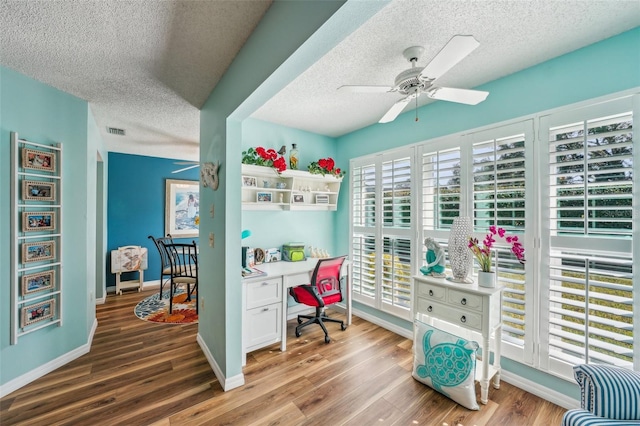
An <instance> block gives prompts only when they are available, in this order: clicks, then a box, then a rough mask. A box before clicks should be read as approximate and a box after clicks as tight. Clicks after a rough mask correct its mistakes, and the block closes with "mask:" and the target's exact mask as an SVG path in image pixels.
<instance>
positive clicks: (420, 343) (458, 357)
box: [412, 320, 480, 410]
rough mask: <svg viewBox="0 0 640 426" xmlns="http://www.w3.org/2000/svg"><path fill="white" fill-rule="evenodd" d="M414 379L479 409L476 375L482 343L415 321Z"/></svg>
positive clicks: (471, 407) (472, 408)
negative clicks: (477, 357)
mask: <svg viewBox="0 0 640 426" xmlns="http://www.w3.org/2000/svg"><path fill="white" fill-rule="evenodd" d="M414 333H415V335H414V340H413V374H412V376H413V378H414V379H416V380H417V381H419V382H421V383H424V384H425V385H427V386H430V387H432V388H433V389H435V390H437V391H438V392H440V393H441V394H443V395H444V396H446V397H448V398H451V399H452V400H454V401H455V402H457V403H458V404H460V405H462V406H464V407H467V408H468V409H470V410H479V409H480V407H479V406H478V402H477V401H476V387H475V376H476V375H475V372H476V352H477V351H478V343H476V342H473V341H468V340H465V339H462V338H460V337H457V336H454V335H453V334H449V333H447V332H444V331H442V330H439V329H437V328H435V327H433V326H430V325H428V324H425V323H423V322H421V321H418V320H415V323H414Z"/></svg>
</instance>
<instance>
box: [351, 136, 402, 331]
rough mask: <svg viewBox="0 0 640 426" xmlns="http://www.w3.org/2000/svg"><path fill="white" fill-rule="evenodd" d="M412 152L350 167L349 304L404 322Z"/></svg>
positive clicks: (391, 154)
mask: <svg viewBox="0 0 640 426" xmlns="http://www.w3.org/2000/svg"><path fill="white" fill-rule="evenodd" d="M412 158H413V149H409V150H407V149H404V150H401V151H398V152H394V153H389V154H383V155H377V156H375V157H374V158H370V159H368V160H367V161H364V162H362V163H355V164H354V163H352V167H351V170H352V194H353V199H352V214H351V217H352V247H351V250H352V253H351V258H352V259H353V283H352V291H353V296H354V300H358V301H360V302H362V303H365V304H368V305H371V306H374V307H376V308H378V309H380V310H382V311H385V312H389V313H392V314H394V315H397V316H400V317H402V318H406V319H409V318H410V311H411V300H412V299H411V274H412V271H413V269H412V235H413V231H412V229H413V226H414V225H413V220H412V204H413V201H412V200H413V198H412V193H413V186H414V184H413V181H412V162H413V160H412Z"/></svg>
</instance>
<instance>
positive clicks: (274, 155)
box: [266, 148, 278, 160]
mask: <svg viewBox="0 0 640 426" xmlns="http://www.w3.org/2000/svg"><path fill="white" fill-rule="evenodd" d="M267 155H268V157H267V158H266V159H267V160H275V159H276V158H278V153H277V152H276V150H275V149H273V148H269V149H268V150H267Z"/></svg>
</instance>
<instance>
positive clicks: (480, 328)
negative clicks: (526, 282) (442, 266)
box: [413, 275, 504, 404]
mask: <svg viewBox="0 0 640 426" xmlns="http://www.w3.org/2000/svg"><path fill="white" fill-rule="evenodd" d="M413 279H414V289H415V297H414V306H413V312H414V315H416V314H422V315H426V316H427V317H428V318H429V322H430V324H431V325H433V319H437V320H440V321H444V322H446V323H449V324H454V325H456V326H458V327H464V328H466V329H467V330H471V331H474V332H477V333H481V334H482V343H481V345H480V346H481V347H482V371H481V376H480V388H481V390H480V402H482V403H483V404H486V403H487V401H488V394H489V379H490V378H491V377H493V387H494V388H496V389H499V388H500V344H501V342H502V318H501V315H502V289H503V288H504V287H503V286H496V287H495V288H484V287H479V286H478V284H477V283H473V284H456V283H454V282H451V281H447V280H446V279H444V278H433V277H431V276H425V275H418V276H414V277H413ZM492 333H495V336H494V348H493V363H492V364H491V365H490V364H489V355H490V352H491V348H490V347H489V341H490V337H491V334H492ZM413 344H414V345H415V344H416V342H413ZM476 377H477V375H476Z"/></svg>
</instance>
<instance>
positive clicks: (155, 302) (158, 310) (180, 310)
mask: <svg viewBox="0 0 640 426" xmlns="http://www.w3.org/2000/svg"><path fill="white" fill-rule="evenodd" d="M158 296H159V295H158V293H157V292H156V293H154V294H153V295H151V296H149V297H147V298H146V299H144V300H142V301H141V302H140V303H138V304H137V305H136V307H135V308H134V312H135V314H136V316H137V317H138V318H140V319H141V320H144V321H149V322H158V323H164V324H195V323H197V322H198V314H197V313H196V306H197V305H196V304H197V303H198V297H197V295H195V294H193V295H191V300H190V301H187V300H186V299H187V293H186V292H185V291H183V290H180V289H179V290H178V293H174V295H173V309H172V312H171V313H169V291H168V290H167V291H164V292H162V299H161V298H160V297H158Z"/></svg>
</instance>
